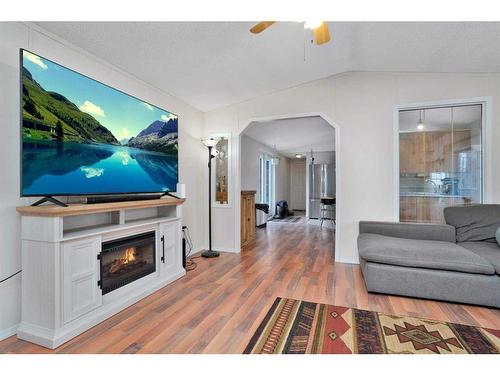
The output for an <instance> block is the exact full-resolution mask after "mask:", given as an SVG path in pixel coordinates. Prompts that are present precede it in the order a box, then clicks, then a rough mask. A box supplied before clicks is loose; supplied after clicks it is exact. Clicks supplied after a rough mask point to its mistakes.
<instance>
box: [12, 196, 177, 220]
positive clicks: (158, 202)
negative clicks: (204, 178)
mask: <svg viewBox="0 0 500 375" xmlns="http://www.w3.org/2000/svg"><path fill="white" fill-rule="evenodd" d="M184 202H185V199H177V198H170V197H166V198H161V199H149V200H143V201H128V202H111V203H92V204H80V203H76V204H69V205H68V207H60V206H56V205H53V204H50V205H46V206H36V207H33V206H19V207H17V208H16V210H17V212H19V213H20V214H21V215H24V216H47V217H56V216H75V215H85V214H95V213H99V212H111V211H120V210H130V209H140V208H151V207H161V206H178V205H180V204H183V203H184Z"/></svg>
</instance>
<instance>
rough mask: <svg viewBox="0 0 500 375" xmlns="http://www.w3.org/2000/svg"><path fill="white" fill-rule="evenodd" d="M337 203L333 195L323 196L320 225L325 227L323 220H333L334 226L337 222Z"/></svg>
mask: <svg viewBox="0 0 500 375" xmlns="http://www.w3.org/2000/svg"><path fill="white" fill-rule="evenodd" d="M335 203H336V199H335V198H333V197H323V198H321V205H320V211H321V219H320V222H319V227H320V228H323V221H325V220H330V221H331V222H332V228H333V225H334V224H336V223H335Z"/></svg>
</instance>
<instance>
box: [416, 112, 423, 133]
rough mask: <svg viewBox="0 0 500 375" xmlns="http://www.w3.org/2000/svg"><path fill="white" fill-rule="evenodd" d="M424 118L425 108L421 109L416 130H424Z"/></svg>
mask: <svg viewBox="0 0 500 375" xmlns="http://www.w3.org/2000/svg"><path fill="white" fill-rule="evenodd" d="M424 119H425V110H423V109H421V110H420V118H419V120H418V122H417V130H424V128H425V124H424Z"/></svg>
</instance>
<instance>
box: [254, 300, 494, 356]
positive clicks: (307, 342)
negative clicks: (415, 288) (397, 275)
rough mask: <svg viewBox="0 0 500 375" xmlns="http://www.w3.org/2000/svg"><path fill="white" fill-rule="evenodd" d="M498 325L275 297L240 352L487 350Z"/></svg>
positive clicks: (492, 349)
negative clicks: (491, 326)
mask: <svg viewBox="0 0 500 375" xmlns="http://www.w3.org/2000/svg"><path fill="white" fill-rule="evenodd" d="M499 352H500V330H495V329H487V328H479V327H472V326H467V325H462V324H454V323H445V322H439V321H432V320H427V319H417V318H410V317H403V316H394V315H387V314H382V313H377V312H374V311H366V310H358V309H352V308H348V307H341V306H331V305H324V304H319V303H313V302H304V301H297V300H293V299H287V298H277V299H276V301H275V302H274V304H273V306H272V307H271V309H270V310H269V312H268V313H267V315H266V317H265V318H264V320H263V321H262V323H261V324H260V326H259V328H258V329H257V331H256V332H255V334H254V335H253V337H252V339H251V340H250V343H249V344H248V346H247V348H246V349H245V351H244V353H258V354H272V353H274V354H309V353H313V354H314V353H318V354H352V353H359V354H382V353H390V354H394V353H402V354H411V353H419V354H420V353H421V354H452V353H453V354H455V353H458V354H467V353H475V354H478V353H483V354H492V353H499Z"/></svg>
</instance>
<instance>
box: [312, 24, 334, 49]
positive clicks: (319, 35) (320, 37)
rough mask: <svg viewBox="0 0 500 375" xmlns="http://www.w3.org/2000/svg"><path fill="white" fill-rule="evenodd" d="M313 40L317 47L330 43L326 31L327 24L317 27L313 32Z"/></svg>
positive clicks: (328, 34)
mask: <svg viewBox="0 0 500 375" xmlns="http://www.w3.org/2000/svg"><path fill="white" fill-rule="evenodd" d="M313 33H314V40H315V41H316V44H317V45H321V44H325V43H328V42H329V41H330V32H329V31H328V24H327V23H326V22H323V23H322V24H321V25H320V26H319V27H317V28H315V29H314V30H313Z"/></svg>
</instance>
